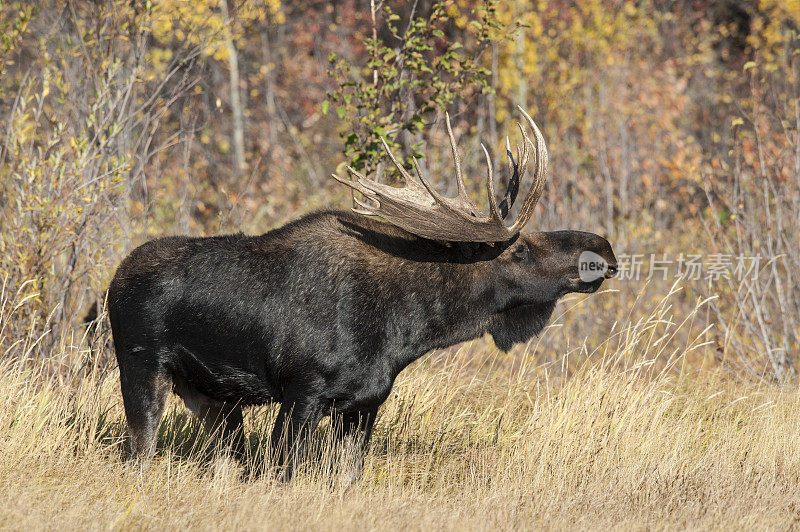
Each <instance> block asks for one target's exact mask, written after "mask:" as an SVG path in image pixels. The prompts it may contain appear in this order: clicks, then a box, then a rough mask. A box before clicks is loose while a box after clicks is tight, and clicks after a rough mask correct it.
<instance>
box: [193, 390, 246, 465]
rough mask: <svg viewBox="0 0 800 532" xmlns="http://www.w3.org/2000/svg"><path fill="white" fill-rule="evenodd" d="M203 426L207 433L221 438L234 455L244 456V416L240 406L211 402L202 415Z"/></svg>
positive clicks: (224, 445)
mask: <svg viewBox="0 0 800 532" xmlns="http://www.w3.org/2000/svg"><path fill="white" fill-rule="evenodd" d="M203 426H204V427H205V430H206V432H207V433H209V434H211V435H214V436H216V437H218V438H221V439H222V445H223V447H224V448H225V449H227V450H230V451H231V452H232V453H233V455H234V456H235V457H237V458H242V457H244V450H245V449H244V447H245V446H244V416H243V415H242V407H241V406H239V405H234V404H231V403H214V404H211V405H210V406H209V407H208V409H207V410H206V412H205V415H204V416H203Z"/></svg>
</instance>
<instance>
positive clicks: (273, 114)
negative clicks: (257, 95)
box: [261, 22, 278, 150]
mask: <svg viewBox="0 0 800 532" xmlns="http://www.w3.org/2000/svg"><path fill="white" fill-rule="evenodd" d="M261 55H262V56H263V57H264V64H266V66H267V74H266V79H265V82H266V93H267V94H266V100H267V120H268V121H269V127H268V129H269V149H270V150H272V147H273V146H274V145H275V144H276V143H277V141H278V137H277V133H278V132H277V127H278V115H277V110H276V109H275V65H274V64H273V62H272V45H271V43H270V41H269V22H267V24H265V25H264V27H263V28H262V29H261Z"/></svg>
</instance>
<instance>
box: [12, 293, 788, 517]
mask: <svg viewBox="0 0 800 532" xmlns="http://www.w3.org/2000/svg"><path fill="white" fill-rule="evenodd" d="M679 292H680V288H679V287H678V286H676V287H673V290H672V291H671V292H670V293H669V294H667V295H666V296H665V297H664V298H663V299H662V300H661V301H659V302H657V303H656V304H654V305H653V306H652V307H650V308H649V315H647V316H646V317H644V318H641V319H632V320H631V321H628V322H624V323H618V324H615V325H614V327H613V331H612V333H611V334H610V335H609V336H608V339H607V340H606V341H604V342H602V343H601V344H600V345H599V347H596V348H594V349H592V350H588V351H587V350H586V348H585V347H583V346H581V347H578V348H577V349H576V350H575V353H574V356H577V355H578V354H580V353H581V352H583V356H584V358H585V360H584V361H583V362H581V363H580V364H578V365H577V366H576V369H575V370H574V371H573V372H572V374H570V375H567V374H568V373H569V372H565V371H554V370H555V369H557V368H556V367H555V366H559V367H560V366H565V365H566V364H567V363H568V361H567V360H564V359H562V360H555V361H550V362H549V363H547V364H541V363H538V362H537V359H536V357H535V356H534V353H535V349H536V345H537V340H534V341H533V342H532V343H531V344H530V345H528V346H526V347H525V349H521V350H515V351H514V355H505V354H501V353H499V352H498V351H497V350H496V349H495V348H494V347H493V346H492V345H491V343H490V342H488V341H483V340H478V341H474V342H470V343H467V344H463V345H461V346H459V347H457V348H453V349H450V350H446V351H442V352H437V353H433V354H431V355H429V356H428V357H426V358H424V359H423V360H422V361H420V362H418V363H416V364H415V365H412V366H411V367H410V368H408V369H407V370H406V371H405V372H404V373H403V374H401V376H400V378H399V379H398V382H397V385H396V387H395V390H394V392H393V394H392V396H391V397H390V399H389V400H388V401H387V403H386V404H385V405H384V407H383V408H382V410H381V414H380V417H379V420H378V423H377V427H376V433H375V436H374V439H373V442H372V445H371V447H370V450H369V453H368V456H367V459H366V464H365V468H364V474H363V477H362V479H361V480H360V481H358V482H357V483H355V484H354V485H352V486H349V487H346V486H345V485H344V483H342V482H340V481H339V479H338V478H337V476H336V475H335V474H330V473H328V471H329V468H328V467H327V464H329V463H330V461H331V460H332V459H333V458H332V452H331V450H330V448H329V447H328V446H326V445H325V432H326V431H325V428H324V427H323V428H322V429H321V430H320V431H319V432H318V434H317V443H316V445H315V447H317V449H316V455H317V456H316V457H315V458H314V459H312V460H308V461H307V462H306V463H305V465H304V467H302V468H301V470H300V472H299V474H298V476H297V477H296V479H295V480H294V481H293V482H292V483H290V484H288V485H285V484H282V483H280V482H278V481H276V480H275V478H274V474H272V472H271V471H270V470H269V467H268V463H265V462H264V460H261V459H260V456H261V454H262V450H263V448H264V446H265V444H266V441H267V435H268V429H269V422H270V418H271V416H272V415H274V413H273V410H271V409H269V408H255V409H252V410H251V411H250V412H249V413H248V414H247V415H246V419H245V422H246V425H247V430H248V433H249V438H250V441H249V450H250V456H248V458H247V459H246V460H245V461H244V463H243V464H240V463H237V462H234V461H233V460H232V459H229V458H226V457H225V456H222V455H219V454H218V453H216V452H215V450H214V446H213V445H212V442H211V440H209V439H208V438H207V437H205V436H203V435H202V433H201V431H200V427H199V424H198V423H197V422H196V421H194V420H192V419H190V418H188V417H187V415H186V413H185V411H184V409H183V406H182V405H181V404H179V401H177V400H174V399H173V400H171V404H170V406H169V408H168V411H167V415H166V416H165V420H164V422H163V424H162V427H161V431H160V435H159V452H158V454H157V457H156V459H155V460H154V462H153V463H152V464H151V465H150V466H149V467H146V468H143V467H140V466H139V465H136V464H134V463H130V462H126V461H125V460H124V446H125V428H124V427H125V424H124V417H123V411H122V405H121V400H120V395H119V391H118V385H119V384H118V379H117V375H116V373H114V372H104V371H101V369H100V366H92V365H91V364H89V363H87V361H90V360H92V359H93V358H94V357H93V356H92V355H91V354H90V353H87V352H83V353H76V352H74V350H73V351H71V350H72V349H73V348H72V347H70V340H69V339H62V340H61V349H62V351H64V352H65V353H69V359H70V360H81V359H82V360H83V361H84V362H83V363H76V365H75V366H74V368H73V372H72V374H73V375H75V376H76V377H75V378H71V379H70V378H65V377H63V375H69V374H70V373H69V372H65V371H63V368H62V370H61V371H59V372H48V371H44V370H43V368H41V367H39V363H34V362H31V361H30V360H27V361H26V360H25V357H24V356H21V355H22V354H23V353H24V351H25V350H26V349H31V345H32V343H33V342H36V341H37V339H36V338H35V337H30V338H28V339H25V340H21V341H18V342H16V343H15V344H13V345H9V346H3V348H4V349H5V350H6V352H7V354H8V353H9V352H11V353H12V354H15V355H16V356H13V357H8V356H7V357H5V359H6V360H7V362H5V364H4V367H3V368H2V371H0V501H1V503H0V526H2V527H3V528H14V529H29V528H56V527H59V528H70V529H77V528H86V527H89V528H113V529H131V528H134V529H139V528H145V529H162V528H190V527H191V528H201V529H229V528H244V529H270V530H272V529H339V528H345V529H393V528H402V529H407V528H418V529H427V528H443V529H464V528H469V529H489V528H539V527H547V528H549V527H557V528H567V527H569V528H609V527H612V528H625V529H628V528H653V527H656V528H662V527H663V528H729V529H733V528H736V529H738V528H741V527H746V528H759V529H763V528H775V529H778V528H779V529H787V528H796V527H797V526H800V431H799V430H798V427H800V393H798V391H797V390H796V389H792V390H791V391H786V390H782V389H780V388H776V387H774V386H766V385H757V384H746V383H743V382H742V381H741V380H733V379H730V378H729V377H728V376H726V375H725V374H723V373H721V372H711V371H701V372H698V371H694V370H693V371H689V370H688V369H687V368H688V367H689V366H685V365H684V362H685V360H686V358H687V356H690V355H691V353H692V351H693V350H696V349H698V348H700V347H702V346H703V344H704V341H703V338H704V337H705V336H706V335H705V331H704V330H703V329H702V328H701V327H698V326H696V325H695V322H694V317H695V314H697V313H698V312H700V311H702V310H703V307H704V304H705V303H704V302H702V301H700V302H698V305H697V307H696V308H695V310H694V312H690V313H689V314H688V315H687V316H684V317H676V316H673V310H672V306H671V300H673V299H675V298H676V297H678V295H679ZM601 297H602V296H601ZM13 316H14V314H13V308H7V307H5V306H0V320H2V321H0V327H2V326H4V325H5V324H6V320H9V319H13ZM543 334H544V336H546V335H547V334H549V332H548V331H545V332H544V333H543ZM73 340H74V339H73ZM76 344H77V345H85V344H84V343H83V342H76ZM570 356H573V355H570ZM12 361H13V362H12ZM48 373H50V374H51V375H53V377H51V378H45V377H44V375H47V374H48ZM79 374H80V378H78V377H77V376H78V375H79ZM555 375H558V377H556V376H555Z"/></svg>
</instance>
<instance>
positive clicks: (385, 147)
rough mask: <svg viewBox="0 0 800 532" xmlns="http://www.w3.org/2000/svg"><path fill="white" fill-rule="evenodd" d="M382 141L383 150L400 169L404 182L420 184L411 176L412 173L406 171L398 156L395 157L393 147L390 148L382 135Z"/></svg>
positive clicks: (412, 184) (410, 184)
mask: <svg viewBox="0 0 800 532" xmlns="http://www.w3.org/2000/svg"><path fill="white" fill-rule="evenodd" d="M381 143H382V144H383V151H385V152H386V155H388V156H389V159H391V160H392V163H394V165H395V166H396V167H397V169H398V170H399V171H400V175H402V176H403V182H404V183H405V184H406V185H407V186H410V187H413V186H419V184H418V183H417V182H416V181H414V179H413V178H412V177H411V174H409V173H408V171H406V169H405V168H403V165H402V164H400V161H398V160H397V158H395V156H394V153H392V150H391V148H389V145H388V144H387V143H386V139H384V138H383V137H381Z"/></svg>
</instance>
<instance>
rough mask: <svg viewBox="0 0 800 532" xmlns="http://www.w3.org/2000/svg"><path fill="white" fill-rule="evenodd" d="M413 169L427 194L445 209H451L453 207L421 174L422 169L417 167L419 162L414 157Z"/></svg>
mask: <svg viewBox="0 0 800 532" xmlns="http://www.w3.org/2000/svg"><path fill="white" fill-rule="evenodd" d="M414 170H415V171H416V172H417V177H419V180H420V182H422V186H424V187H425V190H427V191H428V194H430V195H431V197H432V198H433V200H434V201H435V202H436V203H438V204H439V205H441V206H442V207H444V208H445V209H446V210H448V211H452V210H453V209H452V208H451V207H450V206H449V205H448V204H447V202H446V201H445V200H444V198H443V197H442V195H441V194H439V193H438V192H437V191H436V189H435V188H433V187H432V186H431V184H430V183H428V180H427V179H425V176H424V175H422V169H421V168H420V167H419V163H418V162H417V160H416V159H414Z"/></svg>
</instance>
